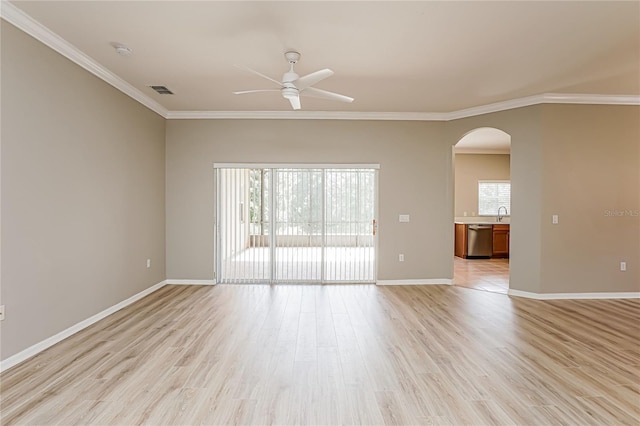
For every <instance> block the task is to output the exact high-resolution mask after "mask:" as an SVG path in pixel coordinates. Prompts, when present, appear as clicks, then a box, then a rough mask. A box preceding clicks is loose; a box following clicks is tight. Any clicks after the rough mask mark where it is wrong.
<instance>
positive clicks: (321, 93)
mask: <svg viewBox="0 0 640 426" xmlns="http://www.w3.org/2000/svg"><path fill="white" fill-rule="evenodd" d="M300 94H301V95H302V96H309V97H310V98H320V99H330V100H333V101H341V102H353V98H350V97H349V96H345V95H341V94H339V93H333V92H329V91H327V90H322V89H316V88H315V87H307V88H306V89H304V90H300Z"/></svg>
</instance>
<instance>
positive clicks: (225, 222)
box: [215, 165, 377, 283]
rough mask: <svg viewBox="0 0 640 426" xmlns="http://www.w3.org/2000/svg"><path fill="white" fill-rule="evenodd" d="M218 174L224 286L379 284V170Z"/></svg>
mask: <svg viewBox="0 0 640 426" xmlns="http://www.w3.org/2000/svg"><path fill="white" fill-rule="evenodd" d="M215 171H216V212H217V215H216V218H217V222H216V271H217V279H218V281H219V282H222V283H254V282H256V283H257V282H270V283H305V282H316V283H317V282H375V271H376V262H375V260H376V238H375V231H376V222H375V217H376V194H377V169H376V168H375V167H371V166H368V167H356V166H342V167H335V166H333V167H332V166H324V167H323V166H306V167H287V166H269V167H246V166H245V167H240V166H234V165H216V169H215Z"/></svg>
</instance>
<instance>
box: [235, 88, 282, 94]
mask: <svg viewBox="0 0 640 426" xmlns="http://www.w3.org/2000/svg"><path fill="white" fill-rule="evenodd" d="M279 91H280V89H258V90H241V91H239V92H233V94H234V95H244V94H246V93H258V92H279Z"/></svg>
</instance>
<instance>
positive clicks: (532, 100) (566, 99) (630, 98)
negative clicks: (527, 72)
mask: <svg viewBox="0 0 640 426" xmlns="http://www.w3.org/2000/svg"><path fill="white" fill-rule="evenodd" d="M540 104H585V105H640V96H637V95H594V94H581V93H543V94H540V95H533V96H526V97H524V98H518V99H511V100H508V101H503V102H496V103H492V104H487V105H480V106H477V107H472V108H466V109H461V110H458V111H452V112H450V113H447V114H446V117H447V118H446V120H447V121H450V120H458V119H460V118H467V117H474V116H477V115H483V114H490V113H492V112H500V111H506V110H510V109H515V108H522V107H527V106H531V105H540Z"/></svg>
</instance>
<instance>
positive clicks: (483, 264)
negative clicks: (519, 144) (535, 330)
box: [453, 127, 511, 294]
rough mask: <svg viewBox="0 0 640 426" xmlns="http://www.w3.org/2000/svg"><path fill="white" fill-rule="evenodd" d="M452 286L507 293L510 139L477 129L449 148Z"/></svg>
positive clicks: (500, 132) (483, 129)
mask: <svg viewBox="0 0 640 426" xmlns="http://www.w3.org/2000/svg"><path fill="white" fill-rule="evenodd" d="M453 169H454V200H455V201H454V232H455V244H454V247H455V250H454V271H453V284H454V285H458V286H462V287H467V288H473V289H478V290H484V291H491V292H496V293H504V294H506V293H507V292H508V290H509V257H510V255H511V250H510V246H511V244H510V240H511V239H510V219H511V203H510V199H511V136H510V135H509V134H508V133H506V132H504V131H502V130H500V129H496V128H492V127H482V128H477V129H474V130H471V131H470V132H468V133H466V134H465V135H464V136H463V137H462V138H461V139H460V140H459V141H458V142H457V143H456V145H455V146H454V147H453Z"/></svg>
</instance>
